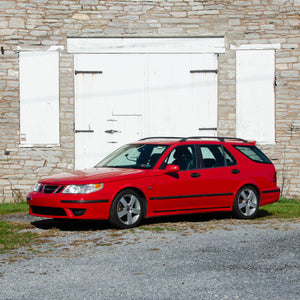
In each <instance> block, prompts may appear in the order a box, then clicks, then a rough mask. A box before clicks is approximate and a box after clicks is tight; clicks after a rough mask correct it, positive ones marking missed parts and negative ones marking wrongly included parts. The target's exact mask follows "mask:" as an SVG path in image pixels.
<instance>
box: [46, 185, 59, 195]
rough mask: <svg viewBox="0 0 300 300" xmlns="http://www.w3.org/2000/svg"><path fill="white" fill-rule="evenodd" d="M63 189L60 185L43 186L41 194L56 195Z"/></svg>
mask: <svg viewBox="0 0 300 300" xmlns="http://www.w3.org/2000/svg"><path fill="white" fill-rule="evenodd" d="M63 189H64V186H62V185H44V186H43V189H42V192H43V193H44V194H52V193H55V194H58V193H60V192H61V191H62V190H63Z"/></svg>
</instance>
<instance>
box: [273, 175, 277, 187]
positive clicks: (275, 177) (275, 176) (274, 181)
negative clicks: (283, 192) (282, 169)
mask: <svg viewBox="0 0 300 300" xmlns="http://www.w3.org/2000/svg"><path fill="white" fill-rule="evenodd" d="M273 183H275V184H277V172H274V176H273Z"/></svg>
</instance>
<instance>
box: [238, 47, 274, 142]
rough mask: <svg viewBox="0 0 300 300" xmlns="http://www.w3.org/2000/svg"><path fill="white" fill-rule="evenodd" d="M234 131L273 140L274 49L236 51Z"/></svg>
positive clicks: (253, 138) (249, 136) (247, 135)
mask: <svg viewBox="0 0 300 300" xmlns="http://www.w3.org/2000/svg"><path fill="white" fill-rule="evenodd" d="M236 59H237V86H236V96H237V100H236V101H237V104H236V134H237V136H238V137H240V138H245V139H251V140H257V141H258V142H260V143H263V144H273V143H275V103H274V102H275V100H274V50H240V51H237V53H236Z"/></svg>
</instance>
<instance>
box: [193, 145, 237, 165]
mask: <svg viewBox="0 0 300 300" xmlns="http://www.w3.org/2000/svg"><path fill="white" fill-rule="evenodd" d="M199 148H200V152H201V156H202V167H203V168H217V167H225V166H233V165H235V164H236V160H235V159H234V157H233V156H232V155H231V154H230V153H229V152H228V151H227V149H225V148H223V147H222V146H221V145H200V146H199Z"/></svg>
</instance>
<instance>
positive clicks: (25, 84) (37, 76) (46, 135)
mask: <svg viewBox="0 0 300 300" xmlns="http://www.w3.org/2000/svg"><path fill="white" fill-rule="evenodd" d="M58 59H59V58H58V52H21V53H20V145H21V146H37V145H45V146H47V145H58V144H59V76H58Z"/></svg>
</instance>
